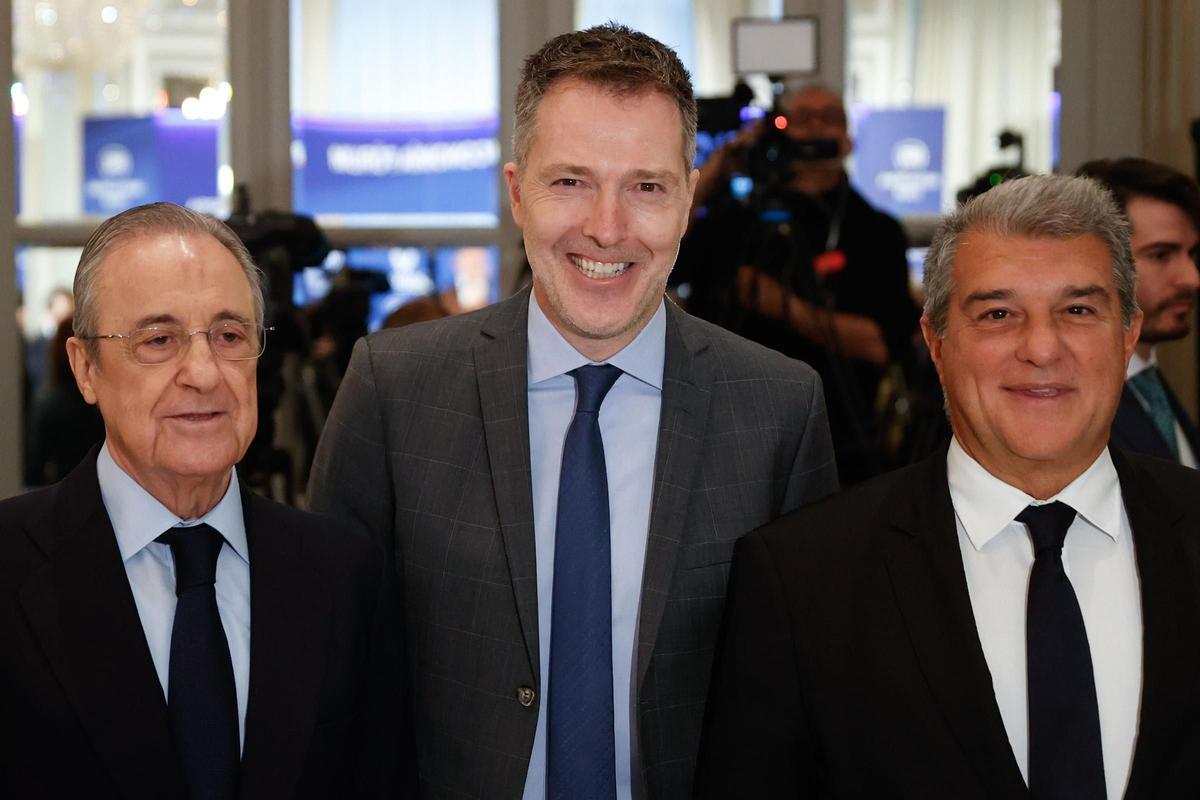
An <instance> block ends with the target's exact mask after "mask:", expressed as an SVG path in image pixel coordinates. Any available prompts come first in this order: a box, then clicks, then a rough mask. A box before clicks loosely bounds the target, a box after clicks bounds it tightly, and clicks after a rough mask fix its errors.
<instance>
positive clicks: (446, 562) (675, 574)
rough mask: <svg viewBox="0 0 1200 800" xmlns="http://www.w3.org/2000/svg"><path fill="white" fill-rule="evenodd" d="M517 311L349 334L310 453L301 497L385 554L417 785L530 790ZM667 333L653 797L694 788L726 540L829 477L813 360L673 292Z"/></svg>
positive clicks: (656, 516) (832, 474)
mask: <svg viewBox="0 0 1200 800" xmlns="http://www.w3.org/2000/svg"><path fill="white" fill-rule="evenodd" d="M528 311H529V292H528V290H526V291H523V292H520V293H519V294H517V295H516V296H514V297H512V298H510V299H508V300H506V301H503V302H501V303H499V304H497V305H495V306H491V307H489V308H486V309H483V310H482V311H478V312H475V313H473V314H468V315H465V316H462V317H455V318H451V319H446V320H440V321H437V322H433V323H427V324H420V325H413V326H409V327H406V328H402V329H399V330H394V331H383V332H380V333H376V334H373V335H371V336H369V337H367V338H366V339H363V340H361V341H359V343H358V345H357V346H356V347H355V350H354V355H353V358H352V359H351V362H350V367H349V370H348V372H347V374H346V376H345V378H344V379H343V383H342V385H341V388H340V390H339V392H338V396H337V400H336V401H335V403H334V406H333V409H332V411H331V413H330V416H329V420H328V422H327V423H326V426H325V430H324V432H323V434H322V437H321V443H320V445H319V447H318V449H317V455H316V459H315V462H314V464H313V471H312V479H311V484H310V498H311V503H312V506H313V508H314V509H318V510H320V511H323V512H326V513H329V514H332V515H335V516H337V517H340V518H342V519H344V520H346V521H348V522H349V523H351V524H354V525H357V526H359V527H361V528H362V529H364V530H365V531H366V532H367V533H368V534H370V535H371V536H372V537H373V538H374V539H376V540H377V541H379V542H381V543H382V544H383V546H384V547H385V549H386V550H387V551H388V552H389V554H390V555H391V556H392V557H393V558H394V560H395V565H396V569H397V571H398V573H399V575H400V582H401V586H402V589H403V599H404V605H405V609H404V610H405V613H404V619H405V621H404V625H405V635H406V644H407V655H408V663H407V669H408V673H407V675H406V676H405V678H406V680H407V686H408V690H409V691H408V695H409V697H410V699H411V707H412V709H413V716H414V719H413V724H414V726H415V729H414V733H415V738H416V742H417V748H418V758H419V763H420V779H421V796H422V797H426V798H429V797H439V798H440V797H455V798H465V797H478V798H489V799H491V798H519V797H521V794H522V789H523V786H524V783H525V776H526V772H527V768H528V764H529V758H530V752H531V750H532V746H533V738H534V729H535V727H536V723H537V714H538V713H539V712H540V709H541V707H542V698H541V697H540V696H538V695H537V694H536V692H533V691H530V690H531V689H536V688H537V687H538V686H539V675H538V673H539V669H540V667H539V659H538V647H539V646H540V645H539V642H538V622H537V613H538V609H537V583H536V580H535V570H536V564H535V556H534V527H533V500H532V489H531V483H530V455H529V418H528V404H527V390H528V385H527V373H526V361H527V351H528V348H527V338H528V334H527V328H526V324H527V318H528ZM666 335H667V343H666V365H665V374H664V380H663V395H662V414H661V421H660V429H659V437H658V442H657V452H656V456H655V478H654V481H655V485H654V499H653V507H652V511H651V521H650V531H649V539H648V542H647V552H646V564H645V572H644V575H643V579H642V599H641V608H640V616H639V623H638V647H637V664H636V674H635V675H634V685H635V686H636V687H637V688H636V691H637V698H636V707H635V715H636V726H637V730H636V735H635V741H636V742H637V746H638V752H637V753H636V754H635V755H634V764H635V769H638V768H640V775H637V776H635V782H637V781H638V780H639V779H640V781H641V784H642V787H643V788H644V791H643V792H639V794H642V795H644V796H645V797H648V798H655V799H657V798H683V797H689V796H690V795H691V790H692V775H693V772H694V770H695V765H696V754H697V751H698V748H699V740H700V727H701V723H702V721H703V715H704V703H705V700H706V692H707V689H708V683H709V672H710V670H711V666H712V658H713V649H714V646H715V643H716V638H717V631H718V628H719V625H720V619H721V612H722V607H723V603H724V595H725V583H726V580H727V578H728V574H729V562H730V560H731V557H732V554H733V544H734V542H735V540H736V539H737V538H738V537H739V536H741V535H742V534H743V533H746V532H747V531H749V530H751V529H753V528H756V527H758V526H760V525H762V524H764V523H766V522H768V521H769V520H771V519H774V518H775V517H777V516H779V515H780V514H782V513H784V512H786V511H789V510H792V509H794V508H796V507H798V506H800V505H802V504H804V503H806V502H808V501H811V500H815V499H817V498H820V497H822V496H824V495H826V494H829V493H830V492H832V491H833V490H834V489H835V488H836V483H837V477H836V469H835V466H834V462H833V452H832V448H831V445H830V439H829V430H828V426H827V422H826V417H825V407H824V400H823V397H822V394H821V384H820V380H819V378H818V377H817V375H816V374H815V373H814V372H813V371H812V370H811V369H810V368H809V367H808V366H806V365H804V364H802V363H800V362H797V361H793V360H791V359H788V358H785V357H783V356H781V355H779V354H778V353H775V352H773V351H770V350H767V349H765V348H763V347H760V346H759V345H756V344H753V343H751V342H748V341H746V340H744V339H741V338H739V337H737V336H734V335H732V334H730V333H728V332H727V331H724V330H722V329H720V328H717V327H714V326H712V325H709V324H708V323H705V322H702V321H700V320H698V319H695V318H694V317H690V316H688V315H687V314H686V313H684V312H683V311H681V310H680V309H678V308H677V307H676V306H674V305H673V304H671V303H669V302H668V303H667V334H666ZM646 445H647V446H651V443H650V442H647V443H646Z"/></svg>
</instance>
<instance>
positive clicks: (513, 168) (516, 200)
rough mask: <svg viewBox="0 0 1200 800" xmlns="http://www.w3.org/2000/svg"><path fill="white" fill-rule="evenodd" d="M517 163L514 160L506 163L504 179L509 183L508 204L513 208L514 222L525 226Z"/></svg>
mask: <svg viewBox="0 0 1200 800" xmlns="http://www.w3.org/2000/svg"><path fill="white" fill-rule="evenodd" d="M517 172H518V171H517V165H516V163H515V162H513V161H509V162H508V163H507V164H505V165H504V180H505V181H506V182H507V183H508V205H509V207H510V208H511V209H512V217H513V222H515V223H517V227H518V228H524V227H525V225H524V222H523V220H522V215H523V211H524V210H523V209H522V208H521V182H520V180H519V177H518V174H517Z"/></svg>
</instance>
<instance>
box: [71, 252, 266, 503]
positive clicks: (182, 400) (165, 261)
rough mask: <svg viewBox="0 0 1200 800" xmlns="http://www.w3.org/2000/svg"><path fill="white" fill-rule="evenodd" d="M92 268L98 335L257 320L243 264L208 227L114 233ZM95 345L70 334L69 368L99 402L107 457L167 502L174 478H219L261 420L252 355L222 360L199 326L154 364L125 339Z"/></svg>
mask: <svg viewBox="0 0 1200 800" xmlns="http://www.w3.org/2000/svg"><path fill="white" fill-rule="evenodd" d="M99 270H100V272H99V283H98V287H97V309H98V315H97V327H98V330H97V333H99V334H111V333H121V334H124V333H128V332H129V331H132V330H134V329H137V328H142V327H147V326H151V325H156V324H178V325H181V326H183V327H184V328H185V329H186V330H188V331H194V330H207V329H208V328H209V326H211V325H212V324H213V323H214V322H217V321H219V320H222V319H237V320H242V321H246V322H249V323H251V324H254V323H255V322H256V320H255V314H254V303H253V300H252V296H251V289H250V283H249V281H248V280H247V279H246V275H245V273H244V272H243V271H242V268H241V266H240V265H239V264H238V262H237V260H236V259H235V258H234V257H233V255H232V254H231V253H230V252H229V251H228V250H227V249H226V248H225V247H224V246H222V245H221V244H220V243H219V242H218V241H217V240H216V239H214V238H212V237H211V236H207V235H200V234H194V233H186V234H179V233H157V232H156V233H150V234H144V235H138V236H135V237H133V238H130V239H127V240H124V241H120V242H118V243H117V244H116V245H115V247H114V249H113V250H112V251H110V252H109V253H108V254H107V255H106V256H105V257H104V260H103V262H102V263H101V265H100V267H99ZM92 344H94V345H95V346H96V349H95V350H92V351H89V349H88V347H86V346H85V344H84V343H83V342H82V341H80V340H79V339H75V338H72V339H71V340H70V341H69V342H68V350H69V353H70V356H71V368H72V370H73V371H74V373H75V378H76V381H77V382H78V384H79V388H80V391H81V392H82V393H83V396H84V398H85V399H86V400H87V401H88V402H89V403H96V404H98V405H99V407H100V413H101V415H102V416H103V417H104V429H105V439H106V441H107V443H108V449H109V452H110V453H111V455H112V457H113V460H114V461H116V463H117V464H118V465H119V466H120V467H121V468H122V469H123V470H125V472H126V473H128V474H129V475H130V476H131V477H132V478H133V479H134V480H136V481H137V482H138V483H139V484H141V485H142V486H143V487H144V488H145V489H146V490H147V491H149V492H150V493H151V494H153V495H154V496H155V497H157V498H159V499H160V500H161V501H163V502H164V503H165V504H166V505H168V507H172V504H171V503H170V502H167V501H166V500H165V499H164V498H165V497H169V496H172V495H174V494H175V493H176V491H175V489H176V487H177V486H178V485H179V484H180V483H197V482H199V483H204V482H211V483H213V484H214V485H217V484H219V485H220V486H224V485H225V482H226V481H228V478H229V472H230V468H231V467H232V466H233V465H234V464H235V463H237V461H238V460H239V459H240V458H241V457H242V454H243V453H245V452H246V448H247V447H248V446H249V445H250V440H251V439H252V438H253V436H254V431H255V428H256V427H257V425H258V412H257V395H256V387H255V366H256V363H257V362H256V361H253V360H251V361H223V360H221V359H219V358H217V357H216V356H215V355H214V353H213V352H212V349H211V348H210V347H209V344H208V342H207V341H206V340H205V339H204V337H203V336H200V335H197V336H194V337H193V338H192V340H191V346H190V347H188V348H187V349H186V350H185V351H184V352H183V354H182V355H180V356H179V357H178V358H177V359H176V360H174V361H170V362H167V363H164V364H155V365H143V364H139V363H137V362H136V361H134V360H133V358H132V356H131V355H130V354H129V353H128V351H127V348H126V343H125V341H124V340H119V339H118V340H101V341H96V342H93V343H92ZM93 354H94V355H93ZM219 496H220V495H218V497H217V499H219ZM172 510H175V509H174V507H172ZM204 510H207V509H204ZM201 513H202V512H201Z"/></svg>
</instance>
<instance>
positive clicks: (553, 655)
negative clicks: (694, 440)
mask: <svg viewBox="0 0 1200 800" xmlns="http://www.w3.org/2000/svg"><path fill="white" fill-rule="evenodd" d="M571 375H572V376H573V377H574V378H575V384H576V388H577V390H578V400H577V404H576V407H575V418H574V419H572V420H571V426H570V427H569V428H568V429H567V438H566V441H565V442H564V444H563V461H562V473H561V475H560V477H559V481H558V518H557V520H556V526H555V533H554V598H553V605H552V607H551V615H550V620H551V621H550V683H549V694H550V702H549V727H548V735H547V768H546V796H547V797H548V798H550V800H567V798H571V799H572V800H612V798H614V797H616V793H617V782H616V756H615V754H616V745H615V742H614V737H615V732H614V729H613V672H612V561H611V555H610V552H611V548H610V546H609V518H608V475H607V472H606V470H605V464H604V442H603V441H602V440H601V438H600V404H601V403H602V402H604V396H605V395H606V394H608V390H609V389H611V388H612V386H613V384H614V383H616V381H617V378H619V377H620V376H621V370H619V369H618V368H616V367H614V366H612V365H609V364H605V365H603V366H585V367H580V368H579V369H576V370H572V371H571Z"/></svg>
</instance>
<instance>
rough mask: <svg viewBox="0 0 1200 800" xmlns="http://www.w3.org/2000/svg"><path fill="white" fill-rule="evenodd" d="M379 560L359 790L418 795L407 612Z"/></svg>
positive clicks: (363, 703) (364, 695) (360, 793)
mask: <svg viewBox="0 0 1200 800" xmlns="http://www.w3.org/2000/svg"><path fill="white" fill-rule="evenodd" d="M379 566H380V569H379V575H380V577H379V581H378V594H377V597H376V602H375V613H374V615H373V617H372V620H371V627H370V636H371V641H370V643H369V647H368V649H367V654H368V657H367V669H366V671H365V685H364V686H363V689H362V693H361V698H362V700H361V710H360V714H359V718H360V719H362V729H361V731H360V736H359V747H358V764H357V767H356V769H355V771H354V777H355V781H356V790H357V791H356V796H357V797H359V798H363V800H367V798H385V797H386V798H398V799H399V798H411V797H416V796H417V758H416V745H415V738H414V734H413V726H412V719H411V717H410V716H409V713H408V710H409V703H408V699H407V697H406V693H407V687H408V681H406V680H402V679H401V676H402V675H403V670H404V664H405V660H404V653H403V649H404V635H403V630H402V625H403V623H402V620H403V614H402V613H401V610H400V606H399V603H400V601H399V598H398V595H397V592H396V590H395V578H394V577H393V571H392V570H391V569H390V568H389V566H388V565H387V564H385V563H383V562H382V561H381V563H380V565H379Z"/></svg>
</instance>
